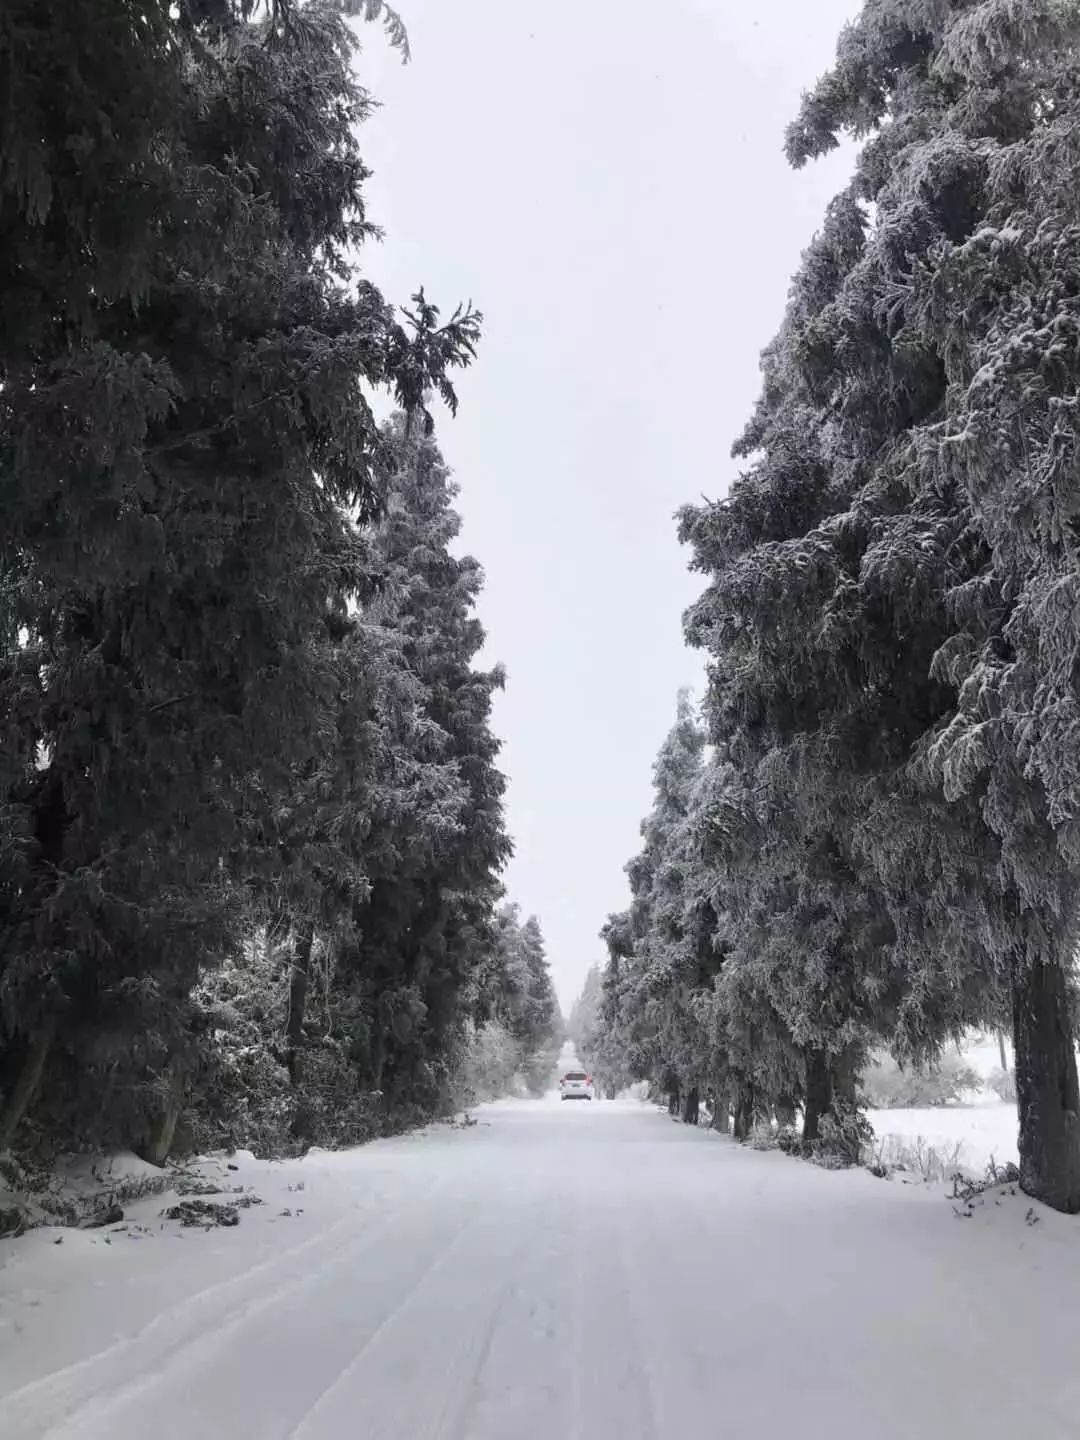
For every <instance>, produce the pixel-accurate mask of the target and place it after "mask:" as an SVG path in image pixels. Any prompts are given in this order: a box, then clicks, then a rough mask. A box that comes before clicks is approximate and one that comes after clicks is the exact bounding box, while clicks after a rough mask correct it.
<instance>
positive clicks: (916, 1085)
mask: <svg viewBox="0 0 1080 1440" xmlns="http://www.w3.org/2000/svg"><path fill="white" fill-rule="evenodd" d="M860 1088H861V1090H862V1093H863V1096H864V1098H865V1100H866V1103H867V1104H868V1105H869V1106H870V1107H871V1108H872V1109H875V1110H900V1109H924V1108H927V1107H936V1106H941V1105H949V1104H954V1103H956V1102H958V1101H962V1100H963V1099H964V1098H965V1096H966V1095H967V1094H969V1093H971V1092H977V1091H979V1090H981V1089H982V1081H981V1080H980V1078H979V1076H978V1075H977V1074H976V1072H975V1071H974V1070H973V1069H972V1068H971V1066H970V1065H968V1064H966V1063H965V1062H964V1061H963V1060H961V1059H960V1057H959V1056H956V1055H943V1056H942V1058H941V1060H940V1061H939V1062H938V1063H937V1064H936V1065H934V1066H932V1067H930V1066H927V1067H922V1066H917V1065H911V1066H907V1067H903V1068H902V1067H901V1066H900V1065H898V1064H897V1062H896V1061H895V1060H894V1059H893V1057H892V1056H891V1055H879V1056H877V1057H876V1058H875V1059H874V1061H873V1062H872V1063H871V1065H870V1066H868V1068H867V1069H866V1070H865V1071H864V1072H863V1075H862V1080H861V1086H860Z"/></svg>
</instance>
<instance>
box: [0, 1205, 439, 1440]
mask: <svg viewBox="0 0 1080 1440" xmlns="http://www.w3.org/2000/svg"><path fill="white" fill-rule="evenodd" d="M437 1188H438V1187H437ZM367 1199H368V1203H367V1205H364V1206H358V1207H357V1209H356V1210H353V1211H350V1212H349V1213H348V1214H346V1215H343V1216H341V1217H340V1218H339V1219H337V1220H335V1221H333V1222H332V1223H331V1224H330V1225H329V1226H327V1227H326V1228H325V1229H323V1230H322V1231H320V1232H319V1234H317V1235H314V1236H311V1237H309V1238H308V1239H307V1240H304V1241H302V1242H300V1243H299V1244H298V1245H292V1246H289V1247H288V1248H287V1249H286V1250H285V1251H284V1252H283V1253H281V1254H278V1253H274V1254H272V1255H271V1256H270V1257H269V1258H267V1259H266V1260H263V1261H260V1262H259V1263H257V1264H255V1265H252V1266H249V1267H248V1268H247V1269H245V1270H243V1271H242V1272H240V1273H239V1274H237V1275H232V1276H230V1277H229V1278H228V1279H227V1280H222V1281H219V1282H218V1283H216V1284H213V1285H209V1286H207V1287H205V1288H203V1289H201V1290H197V1291H195V1292H194V1293H193V1294H191V1295H188V1296H186V1297H185V1298H184V1299H183V1300H182V1301H181V1302H180V1303H179V1304H178V1305H175V1306H173V1307H171V1308H169V1309H167V1310H163V1311H161V1312H160V1313H159V1314H158V1315H156V1316H154V1318H153V1319H152V1320H150V1321H149V1322H148V1323H147V1324H146V1325H144V1326H143V1327H142V1328H141V1329H140V1330H138V1331H137V1332H136V1333H135V1334H134V1335H131V1336H125V1337H124V1338H123V1339H121V1340H118V1341H115V1342H114V1343H113V1344H111V1345H109V1346H107V1347H106V1348H105V1349H103V1350H100V1351H98V1352H97V1353H96V1354H94V1355H91V1356H88V1357H87V1358H86V1359H84V1360H80V1361H76V1362H75V1363H74V1364H73V1365H70V1366H67V1367H65V1368H64V1369H61V1370H57V1371H54V1372H53V1373H52V1374H50V1375H45V1376H42V1377H40V1378H39V1379H37V1380H35V1381H33V1382H31V1384H29V1385H26V1386H23V1387H21V1388H20V1389H18V1390H15V1391H12V1392H11V1393H10V1394H9V1395H7V1396H5V1397H4V1401H3V1410H4V1429H3V1434H4V1440H20V1437H21V1436H23V1435H25V1436H26V1437H27V1440H30V1437H35V1440H36V1437H40V1436H48V1437H50V1440H66V1437H67V1436H68V1435H69V1434H70V1435H71V1436H73V1437H74V1436H77V1437H78V1440H82V1437H83V1436H84V1434H88V1433H90V1432H87V1431H86V1430H85V1428H84V1426H85V1422H88V1421H91V1417H92V1415H94V1416H96V1414H97V1413H98V1412H109V1413H111V1412H112V1411H113V1410H114V1409H116V1408H117V1407H119V1406H121V1405H123V1404H125V1403H127V1401H128V1400H129V1399H130V1398H131V1397H132V1396H133V1395H135V1394H136V1393H138V1392H142V1391H144V1390H145V1389H147V1388H149V1387H152V1386H153V1385H154V1384H155V1383H157V1382H158V1380H159V1379H160V1378H161V1376H162V1374H163V1373H165V1371H166V1370H167V1369H168V1367H169V1365H170V1364H171V1363H174V1362H175V1360H176V1359H177V1358H178V1357H181V1356H183V1355H184V1354H185V1353H190V1352H198V1351H199V1350H200V1349H203V1348H206V1347H208V1346H212V1345H216V1344H219V1343H220V1340H221V1338H222V1336H224V1335H226V1334H228V1333H230V1332H231V1331H232V1330H233V1329H235V1328H236V1327H237V1326H238V1325H242V1324H244V1323H245V1322H247V1321H249V1320H250V1319H251V1318H253V1317H255V1316H257V1315H259V1314H261V1313H262V1312H264V1311H266V1310H267V1309H269V1308H272V1307H273V1306H274V1305H275V1304H278V1303H280V1302H281V1301H282V1300H284V1299H286V1298H288V1297H290V1296H292V1295H293V1294H295V1293H296V1292H297V1291H300V1290H303V1289H304V1288H305V1287H306V1286H309V1285H311V1284H314V1283H317V1282H318V1280H319V1279H320V1278H322V1277H324V1276H325V1275H326V1274H328V1273H331V1272H332V1271H333V1270H335V1269H336V1268H337V1267H338V1266H339V1265H341V1264H342V1263H343V1261H345V1260H347V1258H348V1256H349V1255H350V1254H351V1253H352V1252H353V1251H356V1250H358V1251H360V1252H361V1253H364V1252H367V1251H369V1250H371V1249H373V1248H375V1247H376V1246H377V1245H378V1244H379V1243H380V1241H381V1237H382V1235H383V1232H385V1231H386V1230H387V1229H389V1228H393V1227H394V1226H395V1225H396V1224H397V1223H398V1215H399V1213H400V1212H393V1211H390V1212H388V1211H387V1210H386V1207H385V1196H384V1195H382V1194H379V1195H371V1196H368V1197H367ZM429 1199H430V1191H429V1193H428V1196H427V1197H425V1202H424V1203H426V1202H427V1200H429ZM372 1217H375V1219H376V1221H377V1222H378V1223H376V1224H375V1226H374V1227H372V1226H370V1225H365V1224H364V1222H365V1220H370V1219H371V1218H372ZM357 1225H361V1226H364V1228H363V1229H362V1230H361V1231H360V1232H359V1233H355V1232H356V1227H357ZM349 1235H354V1238H353V1240H352V1241H351V1242H347V1243H346V1244H345V1245H344V1246H343V1245H342V1241H343V1239H346V1237H348V1236H349ZM195 1243H197V1242H195ZM313 1266H314V1268H312V1267H313ZM267 1280H269V1281H271V1288H269V1289H266V1288H263V1287H264V1284H265V1282H266V1281H267ZM58 1427H59V1428H58Z"/></svg>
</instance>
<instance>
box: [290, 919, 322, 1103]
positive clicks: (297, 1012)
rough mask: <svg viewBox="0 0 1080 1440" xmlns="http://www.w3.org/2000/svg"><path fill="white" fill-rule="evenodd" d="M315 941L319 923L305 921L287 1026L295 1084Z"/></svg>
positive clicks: (299, 937) (296, 955) (297, 949)
mask: <svg viewBox="0 0 1080 1440" xmlns="http://www.w3.org/2000/svg"><path fill="white" fill-rule="evenodd" d="M314 944H315V927H314V926H313V925H305V926H304V928H303V929H302V930H301V931H300V933H299V934H298V935H297V936H296V940H295V942H294V944H293V954H292V967H291V970H290V974H289V1019H288V1022H287V1024H286V1026H285V1039H286V1044H287V1049H286V1055H287V1060H286V1064H287V1065H288V1069H289V1079H290V1080H291V1081H292V1083H293V1084H294V1085H295V1084H297V1083H298V1081H299V1079H300V1047H301V1045H302V1043H303V1039H304V1010H305V1008H306V1006H307V993H308V981H309V979H310V976H311V951H312V949H313V947H314Z"/></svg>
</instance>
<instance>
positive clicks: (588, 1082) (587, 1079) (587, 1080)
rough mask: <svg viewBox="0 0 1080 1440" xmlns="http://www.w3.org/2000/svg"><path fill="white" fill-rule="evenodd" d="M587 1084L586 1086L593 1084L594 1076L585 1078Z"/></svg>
mask: <svg viewBox="0 0 1080 1440" xmlns="http://www.w3.org/2000/svg"><path fill="white" fill-rule="evenodd" d="M585 1084H586V1085H591V1084H592V1076H591V1075H586V1076H585Z"/></svg>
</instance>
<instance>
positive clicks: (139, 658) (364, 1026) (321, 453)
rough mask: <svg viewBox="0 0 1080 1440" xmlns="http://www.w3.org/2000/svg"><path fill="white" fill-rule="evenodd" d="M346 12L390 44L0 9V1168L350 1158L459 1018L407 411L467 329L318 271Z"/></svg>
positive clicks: (362, 11)
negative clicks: (332, 1148) (28, 1154)
mask: <svg viewBox="0 0 1080 1440" xmlns="http://www.w3.org/2000/svg"><path fill="white" fill-rule="evenodd" d="M351 15H357V16H361V17H362V18H364V19H367V20H381V21H382V22H383V23H384V24H385V25H386V27H387V30H388V33H389V36H390V39H391V42H392V43H394V44H395V45H397V46H398V47H399V48H401V49H402V50H403V51H406V52H407V38H406V36H405V32H404V28H403V27H402V25H401V22H400V18H399V17H398V16H397V15H396V12H394V11H393V10H392V9H390V8H389V7H387V6H385V5H383V4H381V3H378V0H363V3H362V4H359V5H354V4H340V3H333V4H332V3H327V4H323V3H314V0H313V3H304V0H269V3H261V0H250V3H249V0H236V3H233V0H184V3H182V4H181V5H180V6H167V5H159V4H157V3H151V4H149V5H142V6H132V5H130V4H127V3H126V0H103V3H102V4H98V3H96V0H95V3H94V4H90V3H88V0H63V3H61V4H58V5H55V6H52V7H46V8H45V9H44V10H43V9H42V7H41V6H38V5H33V4H29V3H26V0H13V3H12V4H11V5H8V6H6V7H5V8H4V13H3V15H2V16H0V53H2V55H3V65H4V73H5V79H6V81H7V82H8V87H9V88H8V93H7V97H6V98H7V101H8V102H9V103H7V104H6V105H5V109H4V114H3V116H2V117H0V125H2V126H3V132H2V135H0V140H2V144H0V197H2V199H3V207H2V214H3V219H2V221H0V227H2V234H3V244H2V245H0V251H2V256H0V299H2V302H3V304H2V307H0V308H2V312H3V317H4V319H3V323H2V326H0V436H2V439H0V505H2V506H3V510H4V517H5V525H4V533H3V536H2V537H0V757H2V760H0V1101H2V1104H0V1148H3V1146H4V1145H5V1144H6V1143H8V1142H9V1141H10V1139H11V1137H12V1136H13V1135H14V1134H16V1132H17V1131H18V1133H19V1135H20V1143H21V1144H27V1143H30V1142H31V1141H32V1142H33V1143H34V1144H35V1145H37V1146H39V1147H40V1148H45V1149H47V1148H49V1147H50V1146H55V1145H63V1144H70V1143H72V1142H74V1141H78V1142H79V1143H84V1144H87V1145H91V1146H93V1145H103V1146H105V1145H112V1144H118V1143H123V1144H131V1143H135V1144H138V1145H142V1146H145V1147H146V1148H147V1149H156V1148H158V1147H159V1146H160V1144H161V1143H162V1137H164V1140H165V1142H168V1140H169V1137H170V1136H171V1134H172V1131H173V1127H174V1125H175V1123H176V1114H175V1108H176V1106H175V1099H176V1097H177V1096H178V1095H183V1094H186V1096H187V1097H188V1099H189V1101H190V1102H191V1103H190V1105H189V1108H188V1116H187V1119H186V1120H184V1121H182V1122H181V1124H180V1128H179V1130H178V1131H177V1132H176V1133H177V1136H178V1137H179V1138H178V1139H177V1140H176V1142H175V1143H176V1144H185V1143H186V1144H201V1143H209V1141H210V1140H211V1139H216V1140H218V1141H219V1142H221V1143H251V1144H257V1145H259V1146H260V1148H267V1149H272V1148H275V1147H278V1148H280V1147H281V1145H282V1144H283V1143H289V1144H299V1143H302V1142H303V1141H304V1140H305V1139H309V1138H311V1137H312V1136H313V1135H319V1136H324V1137H330V1138H334V1139H339V1140H340V1139H345V1138H353V1139H355V1138H362V1136H363V1135H365V1134H369V1133H373V1131H375V1130H378V1129H379V1128H381V1127H383V1126H384V1125H386V1124H389V1123H400V1121H401V1120H402V1118H403V1117H405V1116H407V1115H408V1116H416V1115H419V1114H421V1113H429V1112H430V1111H431V1110H433V1109H435V1108H437V1107H438V1106H439V1105H440V1104H442V1103H444V1101H445V1096H446V1094H447V1091H448V1083H449V1082H448V1076H449V1074H450V1071H451V1068H452V1065H453V1063H454V1059H455V1056H456V1054H457V1051H458V1048H459V1046H460V1044H461V1043H462V1036H463V1034H464V1029H465V1026H466V1025H467V1023H468V1022H469V1020H470V1017H471V1014H472V1011H473V1009H474V1007H475V1006H476V1004H477V993H478V991H477V980H476V977H477V975H478V974H479V973H480V972H481V970H482V969H483V963H484V960H485V957H486V956H487V954H488V952H489V950H490V947H491V945H492V944H493V943H494V942H493V939H492V926H493V919H492V916H493V911H494V906H495V902H496V899H497V897H498V894H499V889H498V872H499V870H500V868H501V866H502V864H503V862H504V860H505V858H506V856H507V854H508V853H509V842H508V840H507V837H506V835H505V830H504V824H503V816H502V790H503V784H504V782H503V779H502V777H501V775H500V774H499V772H498V770H497V768H496V766H495V760H496V755H497V749H498V747H497V743H496V742H495V741H494V739H493V737H492V736H491V733H490V730H489V728H488V717H489V713H490V703H491V695H492V692H493V690H494V689H495V688H496V687H497V686H498V685H499V684H501V674H500V673H499V672H497V671H496V672H492V673H491V674H488V675H485V674H482V673H480V672H477V671H474V669H473V668H472V662H473V660H474V657H475V655H476V653H477V651H478V650H479V648H480V645H481V644H482V640H483V634H482V631H481V630H480V627H479V625H478V623H477V621H476V619H475V615H474V613H473V608H474V604H475V599H476V595H477V592H478V589H479V584H480V574H479V567H478V566H477V565H476V563H475V562H474V561H472V560H457V559H455V558H453V557H452V556H451V555H450V552H449V549H448V546H449V544H450V543H451V541H452V540H453V538H454V536H455V535H456V531H457V523H458V522H457V517H456V516H455V515H454V514H453V511H452V509H451V505H450V502H451V499H452V493H453V492H452V488H451V487H450V485H449V482H448V478H447V475H446V471H445V467H444V466H443V465H442V462H441V459H440V458H439V456H438V454H437V452H436V451H435V449H434V446H433V442H432V441H431V439H430V434H431V425H432V422H431V417H430V415H429V414H428V412H427V410H426V408H425V407H426V400H427V397H428V395H429V394H431V393H434V394H437V395H438V396H439V397H440V398H441V399H442V400H443V401H444V402H445V403H446V404H447V405H448V406H449V407H450V409H451V410H453V408H454V407H455V405H456V396H455V392H454V386H453V377H454V372H455V371H456V370H457V369H458V368H459V367H461V366H462V365H465V364H467V363H468V362H469V361H470V360H471V358H472V356H473V354H474V352H475V346H476V342H477V339H478V333H479V316H478V314H477V313H476V312H475V311H474V310H473V309H472V308H471V307H462V308H459V309H458V310H456V311H455V312H454V313H453V314H452V315H451V316H450V318H449V319H448V320H446V321H444V320H443V319H442V318H441V317H440V313H439V310H438V308H437V307H436V306H435V305H433V304H432V303H431V302H430V301H429V300H428V299H427V298H426V297H425V295H424V293H423V292H422V291H420V292H419V293H418V294H417V295H416V296H414V297H413V303H412V305H411V307H410V308H409V309H407V310H405V311H403V312H402V313H401V314H400V315H399V314H398V313H396V312H395V310H394V309H393V307H392V306H391V305H389V304H388V303H387V302H386V300H385V299H384V298H383V297H382V295H380V294H379V292H378V291H377V290H376V289H375V288H374V286H372V285H371V284H370V283H369V282H368V281H366V280H365V279H364V277H363V275H362V273H360V272H359V271H358V270H357V269H356V268H355V263H354V262H355V254H356V251H357V248H358V247H360V246H362V244H363V242H364V241H365V240H366V239H367V238H368V237H369V236H370V234H371V233H372V226H371V224H370V222H369V220H368V218H367V214H366V210H365V204H364V194H363V186H364V182H365V180H366V178H367V170H366V167H365V166H364V163H363V159H362V155H361V151H360V149H359V141H358V133H359V132H358V127H359V126H360V124H361V123H362V121H363V120H364V118H365V116H366V115H367V113H368V111H369V109H370V104H371V102H370V99H369V97H368V96H367V94H366V93H365V91H364V90H363V89H362V88H361V87H360V86H359V85H358V84H357V81H356V79H355V77H354V73H353V63H354V60H355V50H356V45H355V36H354V34H353V31H352V29H351V28H350V26H349V24H348V23H347V19H346V17H347V16H351ZM58 97H61V98H62V100H63V103H62V104H59V103H57V101H58ZM373 392H381V393H382V394H383V395H384V396H388V397H390V398H391V399H392V400H393V401H395V402H396V403H397V404H398V405H400V406H401V407H402V410H403V412H404V414H403V416H402V417H400V418H399V419H398V420H396V421H395V422H394V424H393V425H391V426H390V427H386V428H380V427H379V426H378V425H377V424H376V421H375V419H374V415H373V411H372V404H371V396H372V394H373ZM264 942H265V943H264ZM260 947H261V948H260ZM313 997H314V998H315V999H317V1000H318V1001H319V1007H320V1008H319V1009H318V1010H316V1008H315V1006H314V1004H312V1003H311V1001H312V998H313ZM384 1085H385V1087H386V1093H385V1094H382V1093H381V1092H382V1091H383V1087H384ZM377 1091H378V1092H380V1098H379V1099H378V1100H377V1101H373V1099H372V1096H373V1094H374V1093H375V1092H377ZM391 1115H392V1116H393V1119H392V1120H391V1119H390V1118H389V1117H391ZM19 1127H21V1129H20V1128H19Z"/></svg>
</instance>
